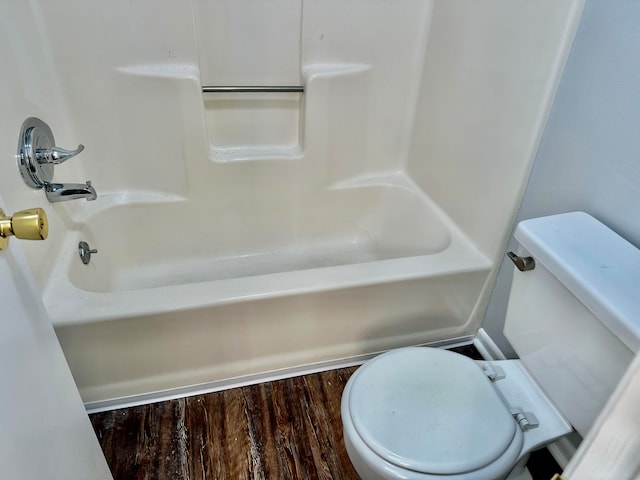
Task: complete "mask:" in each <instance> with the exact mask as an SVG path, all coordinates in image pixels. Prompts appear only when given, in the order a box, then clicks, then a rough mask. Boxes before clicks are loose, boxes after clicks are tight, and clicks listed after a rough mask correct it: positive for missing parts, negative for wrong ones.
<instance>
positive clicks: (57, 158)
mask: <svg viewBox="0 0 640 480" xmlns="http://www.w3.org/2000/svg"><path fill="white" fill-rule="evenodd" d="M83 150H84V145H82V144H80V145H78V148H76V149H75V150H65V149H64V148H60V147H52V148H50V149H46V150H38V151H37V152H36V159H37V160H38V163H51V164H53V165H60V164H61V163H62V162H65V161H67V160H69V159H70V158H73V157H75V156H76V155H78V154H79V153H80V152H81V151H83Z"/></svg>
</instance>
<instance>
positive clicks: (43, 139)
mask: <svg viewBox="0 0 640 480" xmlns="http://www.w3.org/2000/svg"><path fill="white" fill-rule="evenodd" d="M83 150H84V146H83V145H78V148H76V149H75V150H65V149H64V148H60V147H56V146H55V139H54V138H53V132H52V131H51V128H49V125H47V124H46V123H44V122H43V121H42V120H40V119H39V118H35V117H29V118H27V119H26V120H25V121H24V123H23V124H22V129H21V130H20V137H19V139H18V151H17V154H16V159H17V160H18V168H19V169H20V175H22V179H23V180H24V183H26V184H27V186H29V187H31V188H38V189H44V191H45V194H46V195H47V199H48V200H49V201H50V202H64V201H65V200H75V199H76V198H86V199H87V200H95V199H96V198H98V195H97V194H96V190H95V189H94V188H93V187H92V186H91V182H89V181H88V182H85V183H84V184H83V183H52V180H53V168H54V166H55V165H60V164H61V163H63V162H65V161H67V160H69V159H70V158H73V157H75V156H76V155H78V154H79V153H80V152H82V151H83Z"/></svg>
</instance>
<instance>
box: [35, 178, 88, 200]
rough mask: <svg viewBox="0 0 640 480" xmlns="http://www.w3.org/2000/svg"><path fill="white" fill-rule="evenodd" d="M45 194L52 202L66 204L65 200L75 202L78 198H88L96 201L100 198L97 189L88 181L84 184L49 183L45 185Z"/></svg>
mask: <svg viewBox="0 0 640 480" xmlns="http://www.w3.org/2000/svg"><path fill="white" fill-rule="evenodd" d="M45 194H46V195H47V199H48V200H49V201H50V202H64V201H65V200H75V199H76V198H86V199H87V201H88V200H95V199H96V198H98V194H97V193H96V190H95V188H93V187H92V186H91V181H90V180H88V181H87V182H86V183H85V184H82V183H47V184H46V185H45Z"/></svg>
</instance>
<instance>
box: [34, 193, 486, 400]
mask: <svg viewBox="0 0 640 480" xmlns="http://www.w3.org/2000/svg"><path fill="white" fill-rule="evenodd" d="M352 187H353V186H352ZM103 201H105V200H103ZM106 201H108V199H107V200H106ZM96 203H97V202H96ZM287 205H288V206H287ZM245 207H246V208H245ZM238 210H243V212H242V215H237V212H238ZM239 218H242V221H239V220H238V219H239ZM74 225H75V227H74V228H72V229H71V230H70V231H69V232H68V233H67V234H66V235H67V238H65V241H64V244H65V249H64V252H62V253H61V254H60V256H59V258H58V260H57V263H56V266H55V268H54V273H53V274H52V275H51V277H50V279H49V281H48V283H47V285H46V288H45V289H44V295H43V298H44V302H45V305H46V307H47V309H48V311H49V314H50V316H51V318H52V320H53V322H54V325H55V327H56V331H57V333H58V336H59V338H60V341H61V343H62V347H63V350H64V352H65V355H66V356H67V360H68V362H69V364H70V367H71V370H72V372H73V374H74V378H75V380H76V382H77V384H78V387H79V389H80V392H81V394H82V396H83V398H84V400H85V402H87V403H88V405H89V407H90V408H100V407H101V406H105V405H112V404H116V403H122V402H135V401H145V400H148V399H153V398H158V397H159V396H163V395H164V396H167V395H171V394H172V392H173V393H176V394H177V393H181V392H185V391H189V390H190V389H191V390H193V389H200V390H202V389H213V388H220V387H223V386H225V385H232V384H238V383H241V382H243V381H251V380H252V379H260V378H266V377H268V376H274V375H278V374H282V373H284V374H286V373H287V372H289V373H291V372H296V371H303V370H305V369H312V368H314V367H319V366H320V367H321V366H323V365H328V364H330V363H331V362H342V361H346V360H347V359H354V358H358V356H362V355H364V354H369V353H372V352H378V351H382V350H386V349H389V348H394V347H399V346H405V345H415V344H423V343H429V342H437V341H442V340H445V339H451V338H456V337H463V336H467V335H471V334H473V333H474V332H475V329H476V328H477V326H478V325H475V324H474V322H472V321H471V318H472V312H473V309H474V307H475V306H476V303H477V301H478V298H479V296H480V293H481V290H482V288H483V287H484V285H485V282H486V280H487V277H488V274H489V270H490V268H491V262H490V261H489V260H488V259H487V258H486V257H485V256H483V255H482V254H480V253H479V252H478V251H477V250H476V249H475V247H474V246H473V245H472V244H471V243H469V241H468V240H466V239H465V237H464V236H463V235H462V234H461V233H460V232H459V231H458V230H457V229H456V228H455V226H454V225H453V224H451V223H450V222H449V221H448V220H447V219H446V218H445V217H444V216H443V215H442V214H441V213H440V212H439V211H438V209H437V208H435V207H434V206H433V205H432V204H431V202H430V200H429V199H428V198H427V197H426V196H425V195H424V194H422V193H421V192H420V191H419V190H418V189H416V188H414V187H412V186H411V185H393V184H387V185H363V186H359V187H357V188H338V189H332V190H329V191H327V192H325V193H324V194H322V196H321V197H318V196H316V197H315V198H302V197H300V198H299V202H297V203H296V202H293V203H291V202H287V203H286V204H285V203H283V202H282V201H281V200H278V201H271V200H269V199H268V198H265V199H264V201H262V202H255V201H254V202H252V204H251V208H248V205H247V206H243V205H237V204H236V205H228V204H226V205H225V204H222V203H220V204H217V205H206V204H202V203H200V204H197V203H196V202H195V201H178V202H169V203H140V204H129V205H113V206H109V207H107V208H104V207H102V208H101V209H100V210H98V211H96V213H95V214H92V215H91V216H90V217H89V218H88V219H86V221H84V222H78V223H75V224H74ZM80 240H86V241H88V242H89V243H90V244H91V246H92V247H95V248H97V249H98V250H99V253H98V254H96V255H94V256H93V258H92V260H91V263H90V264H89V265H83V264H82V263H81V261H80V258H79V257H78V255H77V244H78V241H80Z"/></svg>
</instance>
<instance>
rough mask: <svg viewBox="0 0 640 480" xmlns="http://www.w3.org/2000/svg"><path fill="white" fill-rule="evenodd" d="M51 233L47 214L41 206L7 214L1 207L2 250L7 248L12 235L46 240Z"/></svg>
mask: <svg viewBox="0 0 640 480" xmlns="http://www.w3.org/2000/svg"><path fill="white" fill-rule="evenodd" d="M48 234H49V222H48V221H47V214H46V213H45V212H44V210H43V209H41V208H30V209H28V210H21V211H19V212H16V213H14V214H13V215H11V216H5V214H4V211H3V210H2V209H0V250H4V249H5V248H7V245H8V243H9V238H8V237H10V236H12V235H13V236H15V237H16V238H22V239H25V240H44V239H45V238H47V235H48Z"/></svg>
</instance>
